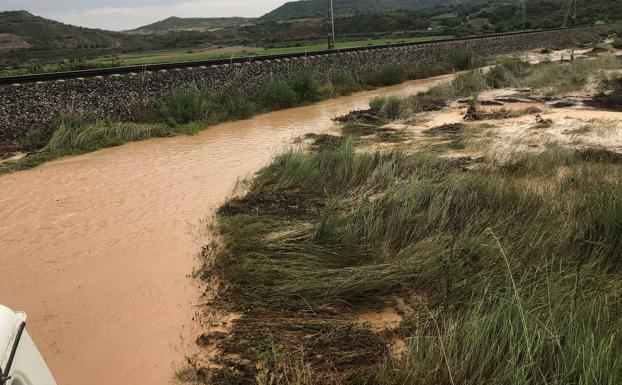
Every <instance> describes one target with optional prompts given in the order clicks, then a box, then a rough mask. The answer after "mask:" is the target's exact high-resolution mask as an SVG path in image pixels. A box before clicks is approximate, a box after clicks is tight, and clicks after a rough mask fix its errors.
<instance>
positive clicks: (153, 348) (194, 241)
mask: <svg viewBox="0 0 622 385" xmlns="http://www.w3.org/2000/svg"><path fill="white" fill-rule="evenodd" d="M449 78H450V76H446V77H439V78H434V79H428V80H422V81H412V82H408V83H404V84H401V85H398V86H394V87H388V88H384V89H379V90H375V91H370V92H362V93H357V94H355V95H352V96H349V97H343V98H339V99H333V100H328V101H325V102H322V103H319V104H315V105H312V106H307V107H302V108H295V109H290V110H286V111H280V112H274V113H270V114H266V115H262V116H258V117H256V118H254V119H251V120H247V121H240V122H235V123H229V124H223V125H220V126H216V127H212V128H209V129H207V130H205V131H203V132H201V133H199V134H198V135H196V136H192V137H176V138H166V139H153V140H148V141H144V142H139V143H130V144H127V145H124V146H121V147H116V148H111V149H106V150H102V151H98V152H94V153H91V154H86V155H82V156H77V157H70V158H64V159H60V160H58V161H54V162H50V163H47V164H44V165H43V166H41V167H38V168H36V169H33V170H29V171H24V172H19V173H14V174H9V175H5V176H2V177H0V216H1V218H2V221H1V222H0V264H1V265H2V268H3V270H2V272H3V279H2V280H0V303H3V304H6V305H8V306H10V307H12V308H14V309H16V310H24V311H26V312H27V313H28V316H29V326H28V327H29V329H30V333H31V334H32V335H33V337H34V339H35V341H36V342H37V344H38V346H39V348H40V350H41V351H42V353H43V355H44V357H45V359H46V360H47V362H48V364H49V365H50V367H51V369H52V372H53V373H54V375H55V376H56V379H57V381H58V383H59V384H63V385H83V384H103V383H106V384H124V383H125V384H149V385H158V384H167V383H170V382H172V379H173V376H174V370H175V368H176V367H178V366H179V365H180V364H181V360H182V359H183V357H184V355H185V354H186V353H187V352H189V351H190V350H191V349H192V346H193V345H194V338H195V337H196V336H197V330H195V329H196V326H195V324H194V322H193V316H194V309H195V305H196V304H197V301H198V295H199V293H200V290H198V288H197V286H196V283H194V282H192V280H191V279H190V278H188V275H189V274H190V273H191V272H192V270H193V268H194V267H195V266H196V265H197V263H196V262H197V261H196V260H195V256H196V254H197V252H198V251H199V250H200V245H202V244H204V241H205V240H204V239H201V236H200V234H197V231H196V228H197V224H198V223H199V222H200V221H201V220H202V219H204V218H205V217H206V216H207V215H209V212H210V210H212V209H214V208H216V207H217V206H219V205H220V203H221V202H222V201H223V200H224V199H225V197H226V196H227V195H228V194H229V193H230V191H231V189H232V188H233V186H234V184H235V182H236V181H237V180H238V178H240V177H245V176H248V175H250V174H252V173H253V172H254V171H256V170H258V169H259V168H260V167H261V166H262V165H264V164H266V163H267V162H268V161H269V159H270V158H271V157H272V156H274V155H275V154H276V153H278V152H280V151H281V150H283V148H284V147H286V146H289V145H291V143H292V142H293V141H294V139H295V138H297V137H299V136H301V135H303V134H306V133H310V132H314V133H320V132H324V131H327V130H330V129H331V127H332V126H333V122H332V121H331V118H333V117H335V116H337V115H342V114H345V113H348V112H350V111H352V110H355V109H362V108H365V107H367V105H368V102H369V100H370V99H371V98H372V97H374V96H377V95H386V94H401V95H404V94H408V93H412V92H417V91H420V90H422V89H424V88H426V87H428V86H429V85H432V84H435V83H436V82H439V81H443V80H446V79H449Z"/></svg>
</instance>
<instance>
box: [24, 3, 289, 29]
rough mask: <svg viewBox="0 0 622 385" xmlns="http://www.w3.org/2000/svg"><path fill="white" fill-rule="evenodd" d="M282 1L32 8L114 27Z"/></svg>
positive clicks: (244, 12)
mask: <svg viewBox="0 0 622 385" xmlns="http://www.w3.org/2000/svg"><path fill="white" fill-rule="evenodd" d="M281 4H283V0H211V1H191V2H184V3H178V4H170V5H160V6H121V7H115V6H108V7H99V8H92V9H85V10H76V9H73V10H72V9H68V10H58V11H40V12H35V13H36V14H38V15H39V16H42V17H46V18H49V19H53V20H58V21H61V22H63V23H67V24H73V25H79V26H82V27H89V28H102V29H109V30H113V31H120V30H127V29H133V28H137V27H140V26H143V25H146V24H150V23H153V22H155V21H158V20H162V19H166V18H167V17H170V16H178V17H227V16H242V17H257V16H261V15H263V14H264V13H266V12H268V11H270V10H272V9H274V8H276V7H278V6H279V5H281Z"/></svg>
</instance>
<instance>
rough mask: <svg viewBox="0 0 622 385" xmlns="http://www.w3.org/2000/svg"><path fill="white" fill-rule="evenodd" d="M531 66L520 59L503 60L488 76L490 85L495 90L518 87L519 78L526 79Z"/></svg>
mask: <svg viewBox="0 0 622 385" xmlns="http://www.w3.org/2000/svg"><path fill="white" fill-rule="evenodd" d="M530 67H531V65H530V64H529V63H528V62H525V61H523V60H521V59H518V58H508V59H504V60H502V61H501V62H500V63H498V64H497V65H496V66H494V67H493V68H491V69H490V71H488V73H487V74H486V79H487V82H488V84H489V85H490V86H491V87H494V88H502V87H510V86H516V84H517V78H519V77H524V76H525V75H526V74H527V72H528V70H529V69H530Z"/></svg>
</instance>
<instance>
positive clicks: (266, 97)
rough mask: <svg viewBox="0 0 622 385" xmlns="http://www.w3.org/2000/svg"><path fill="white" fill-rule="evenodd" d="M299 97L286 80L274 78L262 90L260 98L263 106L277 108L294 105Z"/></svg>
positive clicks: (271, 108)
mask: <svg viewBox="0 0 622 385" xmlns="http://www.w3.org/2000/svg"><path fill="white" fill-rule="evenodd" d="M297 97H298V96H297V95H296V92H295V91H294V90H293V89H291V87H290V85H289V84H288V83H287V82H286V81H285V80H274V81H272V82H270V83H268V84H267V85H266V86H265V87H264V88H263V89H262V90H261V92H260V93H259V96H258V100H259V104H260V105H261V106H262V107H263V108H266V109H270V110H276V109H282V108H287V107H291V106H293V105H294V104H296V100H297Z"/></svg>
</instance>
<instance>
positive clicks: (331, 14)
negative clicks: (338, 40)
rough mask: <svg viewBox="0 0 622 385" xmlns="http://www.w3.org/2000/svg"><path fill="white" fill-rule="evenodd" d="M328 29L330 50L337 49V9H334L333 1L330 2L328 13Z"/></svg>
mask: <svg viewBox="0 0 622 385" xmlns="http://www.w3.org/2000/svg"><path fill="white" fill-rule="evenodd" d="M326 20H327V27H328V49H334V48H335V9H334V8H333V0H328V13H327V18H326Z"/></svg>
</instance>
